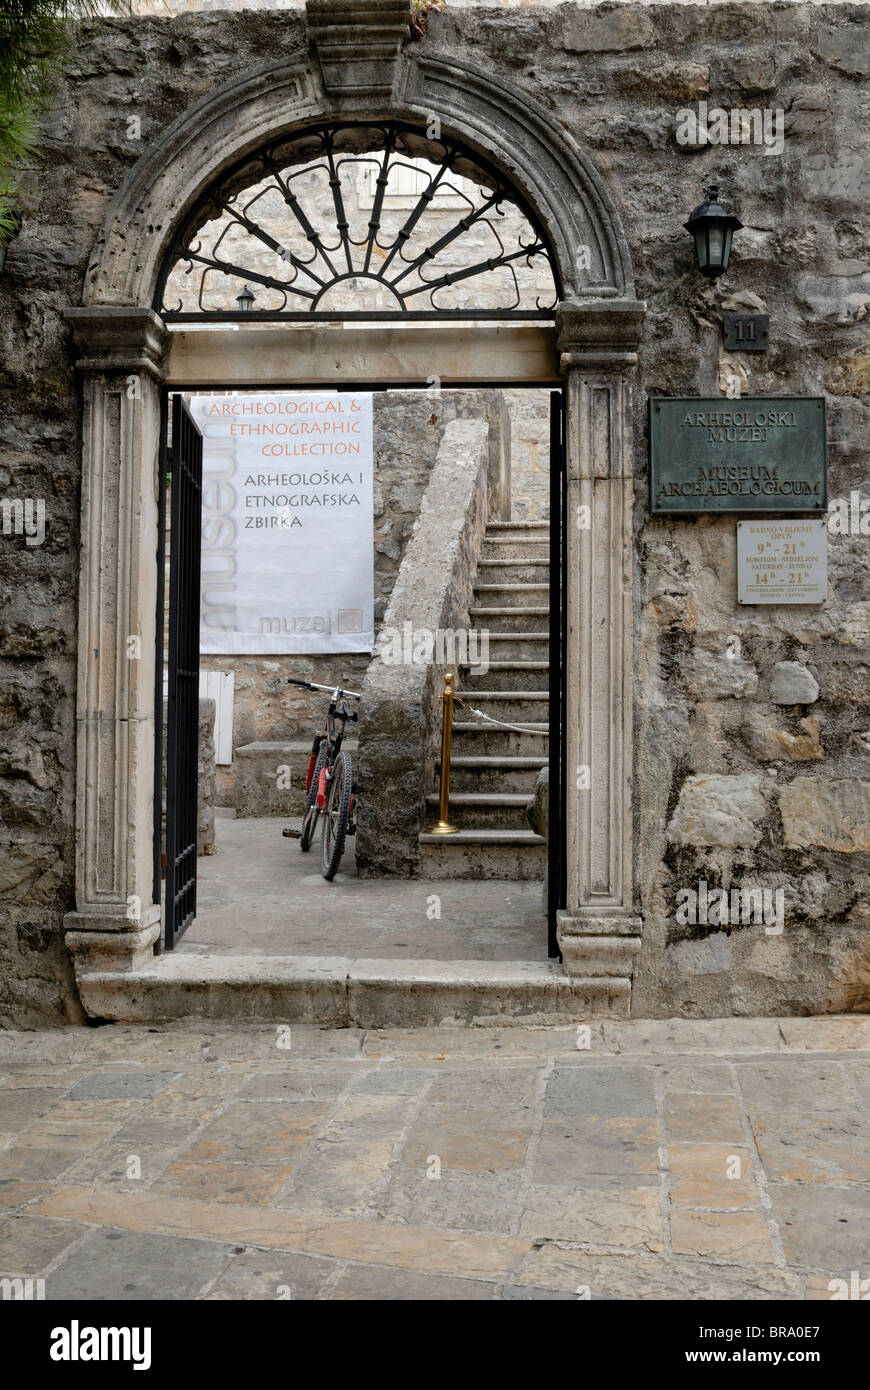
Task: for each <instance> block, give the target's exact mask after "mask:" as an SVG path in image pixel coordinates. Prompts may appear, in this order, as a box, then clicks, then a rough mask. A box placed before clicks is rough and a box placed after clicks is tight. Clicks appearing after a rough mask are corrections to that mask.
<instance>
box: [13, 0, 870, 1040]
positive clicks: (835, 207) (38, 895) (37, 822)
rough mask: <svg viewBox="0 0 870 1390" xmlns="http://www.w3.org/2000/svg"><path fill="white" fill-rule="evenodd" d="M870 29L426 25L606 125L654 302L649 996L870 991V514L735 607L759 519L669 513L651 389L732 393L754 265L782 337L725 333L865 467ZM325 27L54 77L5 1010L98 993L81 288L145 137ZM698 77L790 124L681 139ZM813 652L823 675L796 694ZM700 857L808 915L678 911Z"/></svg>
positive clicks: (702, 22)
mask: <svg viewBox="0 0 870 1390" xmlns="http://www.w3.org/2000/svg"><path fill="white" fill-rule="evenodd" d="M173 3H174V0H173ZM868 32H870V26H868V11H867V7H866V6H860V5H849V4H842V5H841V4H837V5H824V4H823V5H815V4H812V5H809V4H807V5H804V4H782V3H773V4H765V5H760V4H756V3H744V4H716V5H711V6H695V5H682V4H675V5H672V6H662V5H658V6H657V5H647V4H639V5H636V4H632V3H624V4H619V5H616V6H604V5H602V6H598V7H593V8H590V7H587V6H585V5H575V4H565V5H560V6H556V7H553V6H551V5H522V6H518V7H514V6H513V5H504V6H500V7H490V8H484V7H477V6H472V7H468V6H465V5H460V4H449V3H448V7H447V9H446V10H445V11H444V12H443V13H442V14H437V15H433V16H432V17H431V20H430V24H429V33H428V35H427V36H426V38H425V39H423V40H421V41H420V43H421V44H422V47H423V51H431V52H433V53H440V54H443V55H447V56H450V55H457V56H461V57H462V58H464V59H467V60H470V61H472V62H475V63H477V64H479V65H481V66H483V67H484V68H485V69H486V70H488V71H490V72H493V73H495V74H497V75H500V76H501V77H503V78H504V79H506V80H508V81H510V82H512V83H514V84H515V85H516V86H518V87H519V88H520V89H521V90H522V91H524V92H526V93H527V94H528V96H529V98H530V100H532V101H535V102H538V103H540V104H541V105H542V106H543V107H544V108H545V109H546V110H547V111H549V112H550V113H551V115H552V116H553V117H554V118H555V119H557V120H558V121H559V122H561V123H562V124H563V125H564V127H565V128H566V129H567V130H568V131H569V132H570V133H571V135H572V136H573V137H575V138H576V139H577V140H578V141H579V142H580V143H581V144H582V145H583V146H584V147H585V149H586V150H587V151H588V153H589V155H590V157H591V159H592V160H593V161H594V163H595V164H596V165H597V167H598V169H599V170H600V171H601V173H602V175H603V177H604V179H605V181H606V183H607V185H608V188H609V190H610V193H611V196H612V198H613V200H614V202H615V204H616V206H617V208H618V211H619V214H620V216H621V219H622V221H623V225H624V226H625V228H626V232H627V237H628V242H629V247H630V251H631V255H632V259H633V263H634V268H635V274H636V282H637V291H638V297H639V298H641V299H645V300H646V302H647V304H648V314H647V318H646V321H645V324H644V330H643V342H642V346H641V353H640V361H639V367H638V372H637V393H636V403H635V421H636V435H635V471H636V482H637V505H636V531H637V550H636V563H637V570H638V581H639V582H638V585H637V590H638V593H639V607H638V612H637V616H636V623H637V632H638V635H639V644H638V665H637V678H636V689H635V701H636V710H637V749H636V771H635V822H636V860H637V864H638V894H639V906H640V909H641V911H642V914H643V918H644V933H645V935H644V946H643V952H642V954H641V956H640V958H639V963H638V965H637V969H636V974H635V985H634V996H633V1004H632V1007H633V1010H634V1012H635V1013H638V1014H656V1013H659V1014H664V1013H669V1012H674V1013H685V1014H699V1015H700V1014H728V1013H752V1012H763V1013H769V1012H775V1011H779V1012H785V1013H800V1012H806V1011H809V1010H814V1009H820V1010H826V1009H827V1010H839V1009H843V1008H853V1007H854V1008H864V1009H866V1008H868V1007H870V995H868V988H870V986H868V978H870V939H868V923H870V841H868V832H867V824H868V821H870V816H868V814H867V809H866V808H867V799H868V795H870V792H868V788H870V716H868V709H870V705H868V696H867V689H868V679H867V678H868V672H870V655H868V647H870V632H868V624H870V619H868V615H870V574H868V569H870V561H868V538H867V536H866V535H862V534H860V530H859V531H858V533H857V534H847V535H833V534H832V536H831V538H830V546H829V549H830V581H831V582H830V596H829V600H828V603H827V604H826V605H825V606H824V607H823V608H822V609H815V608H813V609H802V608H780V609H776V608H774V609H769V610H766V609H743V608H738V607H737V605H736V603H735V601H734V581H733V556H734V523H733V521H729V520H724V519H719V520H715V521H705V520H698V521H684V522H671V521H667V520H652V519H650V518H649V517H648V514H647V492H646V488H647V483H646V479H647V440H646V409H645V405H646V395H647V394H648V393H651V394H655V393H665V394H672V395H691V394H704V395H707V394H710V395H719V394H721V393H722V390H723V381H724V378H723V377H720V341H721V339H720V329H719V322H718V315H719V309H720V307H721V304H720V301H721V297H722V295H723V294H728V293H730V294H736V293H746V292H751V293H753V294H755V295H756V296H758V298H759V300H760V301H761V302H762V303H763V304H764V305H765V306H766V307H767V309H768V310H769V312H770V314H771V345H770V350H769V352H768V353H766V354H758V355H755V356H752V357H750V355H749V354H746V355H744V356H743V357H742V359H741V360H740V362H739V363H738V362H735V361H732V362H731V363H730V364H728V363H724V364H722V365H724V366H725V367H726V368H728V367H731V368H735V367H742V369H743V371H744V372H745V383H746V389H747V390H748V391H749V392H751V393H753V394H765V393H767V394H774V393H786V394H787V393H806V394H815V393H821V394H824V395H825V396H826V398H827V402H828V424H829V489H830V495H831V496H832V497H833V498H846V499H849V497H850V495H851V494H852V493H853V492H854V493H856V494H858V496H859V497H860V498H863V499H866V498H867V497H868V495H870V453H868V440H870V347H868V337H870V335H868V305H870V258H868V249H867V248H868V245H870V206H868V198H870V179H868V172H870V170H868V157H867V152H866V151H867V145H866V120H867V108H868V76H870V55H868V48H867V43H868V39H867V35H868ZM303 42H304V34H303V22H302V15H301V13H300V12H299V11H298V10H286V11H281V12H276V13H270V12H267V11H262V12H261V11H256V10H252V9H250V8H248V9H246V10H245V11H244V12H241V13H229V12H222V13H207V14H191V15H188V16H185V17H181V18H177V19H170V18H168V17H167V18H158V17H153V18H135V19H129V20H118V19H115V20H102V21H95V22H92V23H89V24H85V25H83V26H82V29H81V33H80V38H79V41H78V43H77V45H76V46H75V48H74V49H73V50H72V51H71V52H70V54H69V56H68V58H67V60H66V61H65V64H64V70H63V73H62V74H61V76H60V77H59V78H58V81H57V83H56V86H55V92H54V105H53V110H52V113H51V115H50V117H49V119H48V121H47V123H46V141H45V146H44V161H43V163H42V164H40V165H39V166H34V167H33V168H32V169H30V170H26V171H24V173H23V176H22V180H21V182H22V187H23V194H22V210H23V213H24V227H23V231H22V234H21V236H20V238H19V239H18V240H17V241H16V242H15V243H14V244H13V246H12V248H11V249H10V252H9V255H8V258H7V264H6V270H5V272H4V274H3V275H2V276H0V421H2V426H0V430H2V437H0V496H3V497H11V498H31V499H42V500H44V502H45V507H46V534H45V540H44V543H43V544H41V545H37V546H28V545H27V543H26V539H25V537H23V536H16V535H0V595H2V596H0V816H2V826H0V1018H2V1019H4V1020H7V1021H8V1020H10V1019H15V1020H17V1021H18V1022H24V1023H28V1022H32V1021H45V1020H62V1019H71V1018H77V1017H79V1013H78V1005H77V1002H76V996H75V992H74V989H73V986H72V977H71V971H70V967H69V961H68V958H67V955H66V952H65V948H64V946H63V936H62V920H63V914H64V912H65V911H67V910H68V909H69V908H70V907H71V906H72V905H73V872H74V842H73V835H74V830H73V798H74V761H75V716H74V710H75V700H74V691H75V685H76V641H77V639H76V620H77V611H76V577H77V570H78V553H79V536H78V525H79V491H80V470H81V458H80V448H81V446H80V438H81V400H80V387H79V384H78V381H77V378H76V374H75V370H74V360H75V354H74V350H73V348H72V346H71V343H70V338H69V333H68V330H67V328H66V326H65V324H64V321H63V318H62V314H63V310H64V309H65V308H66V307H67V306H69V305H75V304H79V303H81V297H82V286H83V282H84V276H85V269H86V265H87V261H88V257H89V255H90V253H91V251H92V248H93V246H94V243H95V240H96V237H97V234H98V231H99V228H100V225H101V223H102V220H103V218H104V216H105V213H106V210H107V208H108V205H109V203H110V201H111V199H112V197H113V196H114V194H115V192H116V190H117V189H118V187H119V185H120V183H121V181H122V179H123V177H124V175H125V174H126V173H127V171H128V170H129V169H130V168H131V167H132V165H133V164H134V163H135V161H136V160H137V159H138V158H139V156H140V155H141V153H142V152H143V151H144V150H146V149H147V148H148V147H149V146H150V144H151V143H152V142H153V141H154V139H155V138H156V137H157V136H158V135H159V134H160V132H161V131H163V130H164V129H165V128H166V126H167V125H168V124H169V123H170V122H171V121H172V120H174V119H175V118H176V117H177V116H178V115H179V114H180V113H181V112H182V111H183V110H185V109H186V108H188V107H189V106H190V105H191V104H192V103H193V102H195V101H196V100H198V99H199V98H200V97H202V96H204V95H205V94H206V93H209V92H211V91H212V90H213V89H214V88H215V87H216V86H217V85H218V84H221V83H223V82H225V81H227V80H229V79H230V78H233V77H235V76H236V75H237V74H238V73H239V72H240V71H242V70H244V69H253V68H255V67H258V66H260V65H262V64H263V63H264V62H268V61H270V60H272V59H275V58H278V57H281V56H286V55H287V54H288V53H290V52H293V51H296V50H298V49H299V48H300V47H301V45H302V44H303ZM699 100H705V101H709V103H710V105H711V106H712V105H714V104H721V105H724V106H726V107H734V106H750V107H768V108H774V109H782V111H783V112H784V119H785V141H784V147H783V151H782V153H781V154H767V153H765V150H764V149H763V148H759V147H753V146H739V147H737V146H717V147H710V148H707V149H705V150H704V149H702V150H698V149H696V148H693V147H691V146H687V145H680V144H679V143H678V142H677V140H676V136H675V131H676V113H677V111H678V110H680V109H681V108H684V107H687V106H694V105H695V103H697V102H698V101H699ZM131 116H138V117H139V118H140V119H141V138H140V139H138V140H132V139H130V138H129V137H128V129H129V118H130V117H131ZM714 176H715V177H717V178H718V180H719V182H720V186H721V189H722V192H723V195H724V196H725V198H726V200H728V201H729V202H730V203H731V204H732V205H733V206H735V207H736V210H737V212H738V214H739V216H740V217H741V219H742V221H743V222H744V224H745V228H744V230H743V231H742V232H741V233H739V234H738V236H737V237H736V238H735V253H734V265H733V269H732V271H731V272H730V273H729V275H728V276H727V277H726V278H725V281H724V282H723V283H721V285H720V287H719V289H718V290H717V291H716V292H715V293H714V292H712V291H711V290H710V289H709V288H708V287H707V286H706V285H705V284H703V283H702V282H701V280H700V278H699V277H698V276H697V275H696V274H695V273H694V271H693V270H692V268H691V259H690V248H689V242H688V238H687V236H686V234H685V232H684V231H683V230H682V223H683V222H684V221H685V219H686V216H687V214H688V213H689V211H690V210H691V208H692V207H693V206H695V205H696V204H697V203H698V202H699V201H700V200H701V197H702V196H703V193H704V189H705V186H706V185H707V183H708V181H709V180H710V179H711V178H712V177H714ZM729 653H730V655H729ZM781 666H785V667H787V668H788V669H787V671H786V672H778V671H777V669H776V668H777V667H781ZM795 666H797V667H801V668H804V669H805V670H806V671H808V672H809V674H810V676H811V677H812V680H813V681H814V682H815V684H816V685H817V686H818V692H819V693H818V698H817V699H810V695H811V694H812V692H813V685H812V684H810V682H809V680H808V678H807V677H806V676H804V675H803V674H800V675H799V676H798V674H797V673H796V672H795V671H794V669H793V668H794V667H795ZM797 680H800V682H801V685H800V686H799V687H797V688H798V690H799V693H800V695H801V697H802V698H795V699H794V700H793V701H792V702H791V703H785V704H783V703H780V702H778V700H777V699H776V696H775V693H774V692H776V691H778V690H780V689H781V688H782V689H786V688H787V687H785V686H782V687H781V683H782V682H788V681H792V682H794V681H797ZM794 691H795V687H794V685H792V687H791V693H792V694H794ZM698 779H702V780H701V781H700V782H699V781H698ZM703 779H707V780H706V782H705V781H704V780H703ZM723 779H724V780H723ZM701 878H703V879H704V881H706V882H708V883H709V884H710V886H711V887H712V886H715V885H719V886H721V885H723V884H730V885H735V886H739V885H741V884H745V883H751V882H756V881H761V882H762V883H763V884H764V885H765V886H767V887H768V888H769V889H775V888H776V887H777V886H778V885H781V886H782V887H783V889H784V892H785V929H784V931H783V932H782V934H780V935H772V934H767V933H766V932H765V930H764V928H763V927H761V928H759V927H758V926H754V927H748V928H744V927H742V926H741V927H738V928H734V929H733V930H732V931H731V933H730V935H728V933H727V932H725V931H711V930H710V929H709V928H708V927H705V928H704V929H701V928H698V929H686V928H684V927H682V926H680V925H679V924H678V922H677V921H676V913H675V901H676V894H677V892H678V891H679V890H680V889H687V888H691V887H692V885H693V884H697V882H698V881H699V880H700V879H701Z"/></svg>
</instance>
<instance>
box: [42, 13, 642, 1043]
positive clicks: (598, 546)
mask: <svg viewBox="0 0 870 1390" xmlns="http://www.w3.org/2000/svg"><path fill="white" fill-rule="evenodd" d="M306 17H307V31H308V46H307V47H299V48H298V49H296V50H295V51H294V52H293V53H290V54H289V55H287V56H286V57H283V58H281V59H279V60H277V61H274V62H272V63H270V64H268V65H266V66H263V67H261V68H257V69H251V70H248V71H247V72H244V73H241V74H240V75H239V76H238V77H237V78H234V79H233V80H231V81H229V82H226V83H224V84H223V85H222V86H220V87H219V88H218V89H217V90H216V91H214V92H211V93H210V94H209V95H207V96H206V97H203V98H202V99H201V100H200V101H198V102H196V103H195V104H194V105H192V106H191V107H190V109H189V110H188V111H186V112H185V113H184V114H183V115H181V116H180V117H179V118H178V119H177V120H175V121H174V122H173V123H172V124H171V125H170V126H169V127H168V128H167V129H166V130H165V131H164V132H163V134H162V135H161V136H160V138H159V139H158V140H157V141H156V142H155V144H154V146H153V147H152V148H151V149H149V150H148V151H146V153H145V154H143V155H142V157H141V158H140V159H139V161H138V162H137V163H136V164H135V165H134V166H133V168H132V169H131V170H130V172H129V174H128V175H127V177H126V179H125V180H124V182H123V184H122V186H121V188H120V189H119V190H118V193H117V195H116V196H115V198H114V200H113V201H112V204H111V206H110V208H109V210H108V213H107V216H106V219H105V222H104V225H103V228H102V230H101V232H100V235H99V237H98V239H97V242H96V244H95V247H94V252H93V255H92V258H91V262H90V264H89V267H88V270H87V275H86V281H85V287H84V291H83V299H82V303H81V305H78V306H75V307H71V308H70V309H69V310H68V311H67V317H68V319H69V321H70V323H71V325H72V328H73V334H74V337H75V340H76V343H77V345H78V347H79V349H80V350H81V356H80V358H79V361H78V366H79V367H80V369H81V370H82V372H83V375H84V424H83V480H82V510H81V537H82V541H81V566H80V585H79V630H78V652H79V657H78V702H77V722H78V734H77V773H76V910H75V911H74V912H71V913H70V914H68V916H67V919H66V922H67V942H68V944H69V946H70V949H71V950H72V952H73V955H74V959H75V967H76V975H77V979H78V982H79V986H80V990H81V995H82V1001H83V1004H84V1007H85V1009H86V1010H87V1011H88V1012H89V1013H92V1014H96V1015H102V1016H109V1017H113V1016H114V1017H125V1016H129V1015H125V1013H124V1008H123V1006H122V1005H116V1002H115V1001H117V1000H118V999H119V998H121V999H123V998H126V997H127V996H126V995H125V989H127V986H126V985H125V984H124V983H123V981H124V978H125V975H126V973H127V972H130V971H133V972H136V971H137V970H148V969H151V968H153V959H152V958H153V951H154V943H155V941H156V940H157V939H158V936H159V923H160V906H159V903H158V902H157V900H156V897H155V894H154V886H155V883H156V882H157V881H158V880H159V866H158V863H156V862H155V846H154V836H153V819H152V817H153V808H154V799H155V785H156V770H155V716H156V714H157V712H158V706H159V699H160V695H159V689H160V686H159V682H158V681H157V679H156V677H157V670H156V668H157V662H156V640H155V638H156V628H155V622H156V610H157V592H158V572H159V566H160V565H161V564H162V562H163V557H162V556H158V547H157V545H156V543H155V542H156V537H157V534H158V500H157V499H158V478H159V459H160V384H161V382H162V380H163V379H164V369H163V365H162V358H163V354H164V350H165V347H166V342H167V337H168V335H167V330H166V327H165V325H164V323H163V322H162V320H161V318H160V317H159V315H157V314H156V313H155V312H154V311H153V309H152V308H151V304H152V300H153V295H154V290H155V286H156V283H157V278H158V275H159V270H160V266H161V264H162V261H163V259H164V257H165V256H166V254H167V252H168V250H169V248H170V246H171V243H172V238H173V236H174V234H175V231H176V228H177V227H178V225H179V224H180V222H181V220H182V219H183V218H184V216H185V214H186V212H187V211H188V209H190V208H191V206H192V205H193V204H194V203H195V201H196V199H197V198H198V197H199V196H200V195H201V194H202V193H203V192H204V191H205V189H206V188H207V187H208V185H209V183H210V182H211V181H212V180H213V179H214V178H215V177H217V176H218V175H219V174H220V173H221V171H222V170H223V169H225V168H227V167H228V166H230V165H231V164H233V163H234V162H235V161H238V160H240V159H242V158H244V157H245V156H246V155H248V154H250V153H253V152H254V151H255V150H256V149H257V148H258V147H260V146H261V145H263V143H264V142H265V141H266V140H268V139H270V138H277V137H278V136H280V135H282V134H284V133H288V134H289V133H290V132H292V131H294V130H298V129H301V128H302V127H304V126H305V125H306V124H314V123H317V122H319V121H324V120H330V119H340V120H351V119H356V118H358V119H359V120H360V121H361V122H365V121H366V120H369V121H378V120H380V121H383V120H384V119H395V120H405V121H411V122H416V123H417V124H418V125H422V126H423V127H424V128H425V127H426V126H427V125H428V123H429V121H430V120H431V118H432V117H438V118H439V119H440V120H441V121H442V123H443V129H444V132H445V133H447V134H449V135H450V136H451V137H453V138H454V139H456V140H457V141H460V142H463V143H465V144H466V145H467V146H468V147H469V149H470V150H471V151H472V152H477V153H478V154H479V155H482V156H483V157H485V158H486V159H487V160H488V161H489V162H490V163H491V164H492V165H494V166H496V168H497V169H499V170H500V171H501V172H502V173H503V174H504V176H505V178H506V180H508V181H509V182H510V183H511V184H512V185H513V186H515V187H516V189H517V191H518V192H519V194H520V195H521V196H522V198H523V199H524V200H525V202H526V203H527V204H528V205H529V206H530V207H531V209H532V210H533V211H534V213H535V215H536V217H537V218H538V220H539V222H540V223H541V226H542V227H543V228H544V229H545V230H546V232H547V235H548V238H549V241H550V243H551V245H552V248H553V252H554V255H555V258H556V262H557V266H558V270H559V274H560V278H561V281H562V286H563V291H564V299H563V302H562V303H561V304H560V306H559V310H558V313H557V316H556V317H557V325H556V327H557V348H558V351H559V353H560V354H561V357H560V365H561V370H562V372H563V374H564V377H565V382H566V392H565V399H566V411H567V413H566V458H567V475H568V522H569V525H568V542H567V549H568V583H567V605H568V622H567V630H568V640H567V648H566V652H565V656H564V660H565V662H566V665H567V689H568V706H567V716H566V744H567V765H568V770H569V777H568V785H569V795H568V802H567V819H568V830H567V847H566V858H567V877H568V897H567V909H566V912H565V913H564V914H563V916H562V921H561V925H560V944H561V948H562V952H563V958H564V964H565V968H566V970H568V972H569V973H571V974H572V975H574V976H576V977H579V987H580V988H581V990H582V997H583V999H584V1001H585V1005H586V1006H587V1007H589V1008H590V1009H592V1008H596V1009H599V1010H601V1011H610V1012H620V1013H625V1012H627V1011H628V1009H629V1001H630V986H631V961H632V957H633V955H634V953H635V952H636V951H637V949H638V948H639V932H640V921H639V918H638V916H637V915H636V913H635V911H634V874H633V862H634V849H633V822H632V807H631V785H632V777H633V766H632V747H633V699H632V696H633V684H634V672H633V645H634V637H633V611H632V586H633V570H634V552H633V491H632V485H633V484H632V471H633V470H632V461H631V428H630V418H631V416H630V392H631V386H630V380H631V373H632V368H633V365H634V363H635V361H636V353H635V349H636V346H637V341H638V337H639V333H640V326H641V323H642V319H643V315H644V310H645V306H644V305H643V304H639V303H637V302H636V301H635V300H634V294H633V279H632V272H631V263H630V257H629V254H628V250H627V245H626V240H625V237H624V234H623V231H622V228H621V225H620V220H619V216H618V213H617V211H616V209H615V205H614V203H613V201H612V200H611V197H610V195H609V193H608V191H607V189H606V187H605V185H604V182H603V180H602V178H601V176H600V175H599V174H598V172H597V170H596V169H595V167H594V164H593V163H592V161H591V160H590V159H589V158H588V157H587V156H586V155H585V154H584V153H583V152H582V150H581V149H580V148H579V147H578V145H577V144H576V142H575V141H574V140H573V139H572V137H571V136H570V134H569V133H568V132H567V131H566V130H565V129H564V128H563V127H562V126H561V125H560V124H559V122H557V121H556V120H554V119H553V118H552V117H551V116H549V115H548V114H547V113H546V112H545V111H544V110H542V109H541V108H540V107H538V106H537V105H536V104H535V103H534V101H533V100H531V99H530V97H529V96H528V95H527V94H525V93H523V92H521V91H519V89H517V88H515V87H513V86H512V85H511V84H510V83H507V82H505V81H503V80H501V79H499V78H498V77H496V76H495V75H494V74H493V73H491V72H488V71H485V70H484V69H483V68H481V67H480V65H477V64H473V63H470V62H468V61H466V60H465V59H464V58H457V57H454V56H452V54H449V53H447V52H445V51H441V50H439V48H438V44H437V26H435V33H434V35H433V37H432V39H431V41H430V40H429V39H427V40H426V41H425V42H424V43H423V44H421V45H415V44H409V43H408V42H407V39H408V4H407V0H308V3H307V16H306ZM583 247H589V248H590V249H591V256H592V266H593V270H592V273H591V274H588V273H587V272H584V271H583V269H582V268H581V265H580V252H581V249H582V248H583ZM575 517H576V518H577V524H576V525H574V524H573V522H574V518H575ZM581 518H582V520H581ZM132 638H136V639H138V641H137V642H134V643H132V648H133V649H135V650H136V651H137V652H140V653H141V656H140V658H139V659H136V660H131V659H130V655H131V639H132ZM575 770H576V771H577V772H578V773H579V772H580V771H581V770H583V771H584V776H583V777H582V778H581V777H579V776H578V777H576V779H574V773H575ZM575 788H576V789H575ZM134 988H135V986H134ZM128 993H129V991H128Z"/></svg>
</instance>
